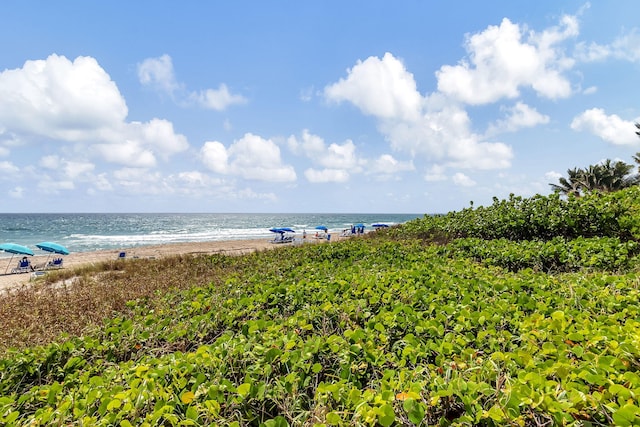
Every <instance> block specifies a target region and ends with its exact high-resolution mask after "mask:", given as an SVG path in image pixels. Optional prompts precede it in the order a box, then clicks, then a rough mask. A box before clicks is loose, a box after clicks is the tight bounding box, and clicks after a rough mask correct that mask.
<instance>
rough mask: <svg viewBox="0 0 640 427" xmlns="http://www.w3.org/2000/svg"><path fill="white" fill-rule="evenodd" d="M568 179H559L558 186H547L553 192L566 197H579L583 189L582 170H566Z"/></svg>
mask: <svg viewBox="0 0 640 427" xmlns="http://www.w3.org/2000/svg"><path fill="white" fill-rule="evenodd" d="M567 175H568V178H565V177H560V179H559V180H558V181H559V182H560V184H549V185H550V186H551V188H552V189H553V191H554V192H556V193H561V194H564V195H565V196H568V195H570V194H572V195H574V196H576V197H580V196H581V195H582V192H583V190H584V189H585V183H584V176H585V175H584V171H583V170H582V169H577V168H573V169H569V170H567Z"/></svg>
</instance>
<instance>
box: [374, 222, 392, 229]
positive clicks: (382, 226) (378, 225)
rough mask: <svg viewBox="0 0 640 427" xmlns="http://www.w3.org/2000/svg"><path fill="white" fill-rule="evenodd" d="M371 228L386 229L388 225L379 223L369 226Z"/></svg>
mask: <svg viewBox="0 0 640 427" xmlns="http://www.w3.org/2000/svg"><path fill="white" fill-rule="evenodd" d="M371 226H372V227H373V228H384V227H388V226H389V225H388V224H381V223H379V224H371Z"/></svg>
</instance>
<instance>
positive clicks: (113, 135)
mask: <svg viewBox="0 0 640 427" xmlns="http://www.w3.org/2000/svg"><path fill="white" fill-rule="evenodd" d="M0 100H2V101H1V102H0V128H2V129H3V130H4V132H5V133H7V134H15V135H22V137H23V139H26V140H29V139H35V138H38V140H43V139H44V140H45V141H46V140H53V141H58V142H73V143H79V144H82V145H84V146H86V148H87V149H86V150H83V151H84V153H85V154H86V155H91V154H93V155H96V156H98V157H100V158H101V159H102V160H105V161H107V162H113V163H117V164H120V165H124V166H133V167H151V166H154V165H155V164H156V156H159V157H160V158H162V159H164V160H167V159H168V158H169V156H171V155H173V154H176V153H178V152H181V151H184V150H186V149H187V148H188V146H189V144H188V142H187V140H186V138H185V137H184V136H183V135H180V134H177V133H176V132H175V131H174V129H173V125H172V124H171V123H170V122H168V121H166V120H161V119H155V118H154V119H152V120H150V121H149V122H146V123H141V122H127V121H126V117H127V114H128V110H127V106H126V103H125V100H124V98H123V97H122V95H121V94H120V92H119V90H118V88H117V86H116V84H115V83H114V82H113V81H112V80H111V78H110V77H109V75H108V74H107V73H106V72H105V71H104V70H103V69H102V67H100V65H99V64H98V62H97V61H96V60H95V59H94V58H91V57H78V58H76V59H75V60H73V61H71V60H69V59H67V58H66V57H64V56H58V55H51V56H49V57H48V58H47V59H46V60H35V61H27V62H25V64H24V66H23V67H22V68H19V69H14V70H6V71H4V72H2V73H0Z"/></svg>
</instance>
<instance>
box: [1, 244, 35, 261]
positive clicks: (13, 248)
mask: <svg viewBox="0 0 640 427" xmlns="http://www.w3.org/2000/svg"><path fill="white" fill-rule="evenodd" d="M0 251H5V252H9V253H10V254H14V255H33V251H32V250H31V249H29V248H28V247H26V246H22V245H18V244H16V243H3V244H1V245H0ZM11 258H13V255H12V256H11Z"/></svg>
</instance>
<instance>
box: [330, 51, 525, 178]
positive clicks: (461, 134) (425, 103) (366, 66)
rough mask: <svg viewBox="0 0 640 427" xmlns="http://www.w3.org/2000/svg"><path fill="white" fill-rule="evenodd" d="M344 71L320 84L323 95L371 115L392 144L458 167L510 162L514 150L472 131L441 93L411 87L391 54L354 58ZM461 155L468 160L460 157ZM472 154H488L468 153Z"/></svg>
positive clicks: (412, 83)
mask: <svg viewBox="0 0 640 427" xmlns="http://www.w3.org/2000/svg"><path fill="white" fill-rule="evenodd" d="M348 72H349V75H348V77H347V78H345V79H341V80H340V81H339V82H338V83H335V84H332V85H329V86H327V87H326V88H325V97H326V98H327V99H328V100H333V101H348V102H351V103H352V104H354V105H355V106H357V107H358V108H360V110H362V112H363V113H365V114H370V115H373V116H375V117H376V118H377V119H378V127H379V129H380V131H381V132H382V133H383V134H384V135H385V137H386V138H387V140H388V141H389V142H390V144H391V147H392V148H393V149H395V150H398V151H402V152H406V153H409V154H411V155H412V156H415V155H420V156H424V157H426V158H427V159H431V160H438V161H442V162H448V161H451V162H453V164H456V165H458V166H459V167H469V168H474V167H481V168H486V167H495V168H503V167H508V166H509V165H510V161H511V158H512V156H513V154H512V151H511V148H510V147H508V146H506V145H505V144H502V143H499V142H495V143H494V142H486V141H482V140H481V137H480V136H479V135H476V134H474V133H473V132H471V130H470V125H471V121H470V119H469V116H468V114H467V112H466V111H465V110H463V109H462V108H460V106H459V105H456V103H455V102H452V101H451V100H450V99H449V98H447V97H446V96H443V95H442V94H432V95H430V96H427V97H423V96H422V95H421V94H420V93H419V92H418V91H417V89H416V83H415V81H414V79H413V75H412V74H411V73H409V72H408V71H407V70H406V69H405V67H404V65H403V64H402V62H401V61H399V60H398V59H396V58H395V57H394V56H393V55H392V54H390V53H387V54H385V55H384V57H383V58H382V59H379V58H375V57H371V58H368V59H367V60H365V61H359V62H358V63H357V64H356V66H354V67H353V68H352V69H351V70H349V71H348ZM461 141H462V143H461ZM460 150H463V151H462V152H461V151H460ZM461 156H462V157H465V156H466V157H467V158H468V160H469V161H464V162H463V161H461ZM472 156H489V158H482V157H480V158H478V157H476V158H475V159H471V157H472ZM496 156H497V157H496Z"/></svg>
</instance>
